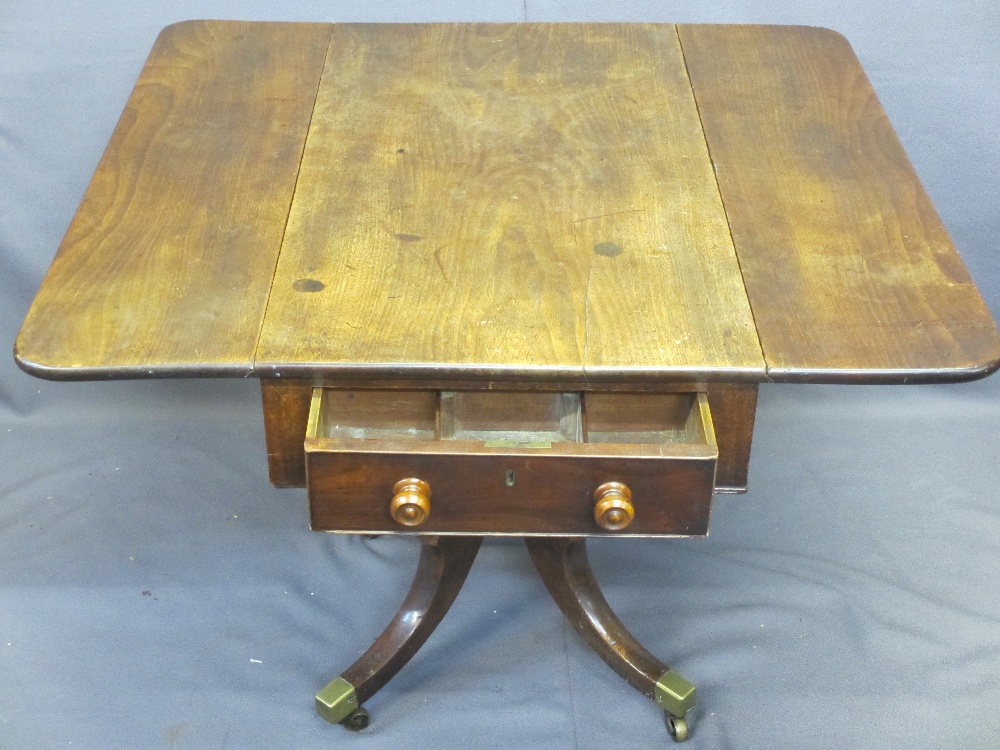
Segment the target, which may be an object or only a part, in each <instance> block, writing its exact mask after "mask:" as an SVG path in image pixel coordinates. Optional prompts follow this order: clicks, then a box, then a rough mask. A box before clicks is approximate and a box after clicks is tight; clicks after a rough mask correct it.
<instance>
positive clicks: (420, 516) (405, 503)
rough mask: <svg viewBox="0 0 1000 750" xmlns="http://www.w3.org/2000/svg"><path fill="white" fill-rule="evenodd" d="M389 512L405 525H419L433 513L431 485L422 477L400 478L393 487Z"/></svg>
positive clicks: (395, 519) (393, 517) (394, 519)
mask: <svg viewBox="0 0 1000 750" xmlns="http://www.w3.org/2000/svg"><path fill="white" fill-rule="evenodd" d="M392 493H393V494H392V502H391V503H389V512H390V513H391V514H392V520H393V521H395V522H396V523H399V524H402V525H403V526H419V525H420V524H422V523H423V522H424V521H426V520H427V516H429V515H430V514H431V486H430V485H429V484H427V482H425V481H424V480H422V479H412V478H411V479H400V480H399V481H398V482H396V486H395V487H393V488H392Z"/></svg>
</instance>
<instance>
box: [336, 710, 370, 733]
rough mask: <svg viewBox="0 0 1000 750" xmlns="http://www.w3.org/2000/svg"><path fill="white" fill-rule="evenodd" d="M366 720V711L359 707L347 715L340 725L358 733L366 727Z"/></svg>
mask: <svg viewBox="0 0 1000 750" xmlns="http://www.w3.org/2000/svg"><path fill="white" fill-rule="evenodd" d="M368 720H369V719H368V710H367V709H366V708H364V707H363V706H360V707H358V708H356V709H354V710H353V711H351V713H349V714H348V715H347V718H346V719H344V720H343V721H342V722H340V723H341V724H343V725H344V726H345V727H346V728H347V729H350V730H351V731H352V732H360V731H361V730H362V729H364V728H365V727H366V726H368Z"/></svg>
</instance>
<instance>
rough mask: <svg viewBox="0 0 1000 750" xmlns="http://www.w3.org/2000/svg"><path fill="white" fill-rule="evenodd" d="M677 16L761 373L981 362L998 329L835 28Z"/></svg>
mask: <svg viewBox="0 0 1000 750" xmlns="http://www.w3.org/2000/svg"><path fill="white" fill-rule="evenodd" d="M678 30H679V34H680V39H681V42H682V46H683V50H684V56H685V59H686V62H687V66H688V70H689V73H690V77H691V83H692V85H693V88H694V93H695V98H696V100H697V102H698V107H699V111H700V113H701V117H702V123H703V125H704V130H705V135H706V137H707V140H708V144H709V149H710V152H711V155H712V161H713V163H714V165H715V170H716V173H717V175H718V180H719V187H720V189H721V191H722V196H723V200H724V202H725V207H726V211H727V214H728V217H729V223H730V226H731V228H732V234H733V240H734V243H735V246H736V250H737V253H738V255H739V260H740V264H741V267H742V270H743V275H744V278H745V281H746V289H747V293H748V295H749V298H750V302H751V306H752V308H753V313H754V318H755V320H756V325H757V330H758V333H759V336H760V342H761V346H762V348H763V351H764V356H765V359H766V361H767V367H768V377H769V378H770V379H772V380H784V381H793V380H794V381H824V382H851V381H859V382H860V381H866V382H898V381H904V382H905V381H913V380H940V381H944V380H962V379H970V378H974V377H980V376H983V375H986V374H989V373H990V372H992V371H993V370H995V369H996V367H997V366H998V363H1000V334H998V332H997V330H996V326H995V324H994V323H993V320H992V319H991V317H990V313H989V311H988V310H987V309H986V307H985V305H984V303H983V301H982V299H981V297H980V295H979V293H978V292H977V290H976V288H975V286H974V285H973V284H972V281H971V280H970V278H969V275H968V273H967V271H966V269H965V267H964V265H963V264H962V261H961V259H960V258H959V256H958V254H957V253H956V252H955V249H954V247H953V245H952V243H951V240H950V239H949V238H948V235H947V232H946V231H945V229H944V227H943V226H942V224H941V220H940V219H939V217H938V215H937V213H936V212H935V210H934V207H933V206H932V205H931V202H930V199H929V198H928V196H927V194H926V192H925V191H924V188H923V187H922V186H921V184H920V181H919V180H918V178H917V176H916V174H915V173H914V171H913V168H912V166H911V165H910V162H909V160H908V159H907V157H906V154H905V153H904V151H903V148H902V146H901V144H900V142H899V139H898V138H897V137H896V135H895V133H894V132H893V130H892V127H891V126H890V125H889V122H888V120H887V118H886V115H885V112H884V111H883V110H882V107H881V105H880V104H879V102H878V99H877V98H876V96H875V92H874V91H873V90H872V87H871V84H870V83H869V82H868V79H867V78H866V77H865V74H864V72H863V71H862V69H861V66H860V64H859V63H858V61H857V59H856V58H855V56H854V53H853V52H852V51H851V48H850V45H849V44H848V43H847V41H846V40H845V39H844V38H843V37H842V36H840V35H839V34H837V33H835V32H832V31H829V30H827V29H817V28H807V27H788V26H680V27H678Z"/></svg>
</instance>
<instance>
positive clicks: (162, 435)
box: [0, 0, 1000, 750]
mask: <svg viewBox="0 0 1000 750" xmlns="http://www.w3.org/2000/svg"><path fill="white" fill-rule="evenodd" d="M998 7H1000V6H997V4H996V3H995V2H993V1H992V0H982V1H979V0H958V1H957V2H949V3H942V2H940V0H916V1H914V0H845V1H843V2H839V3H824V2H820V1H819V0H804V1H803V0H798V1H795V2H793V1H792V0H766V1H765V2H741V1H739V0H723V1H722V2H719V1H718V0H715V1H713V2H708V1H707V0H685V1H684V2H653V1H652V0H632V1H631V2H627V3H623V4H620V5H614V4H607V3H603V2H598V1H597V0H582V1H581V2H570V1H569V0H489V1H488V2H487V1H485V0H465V2H457V0H443V1H441V2H431V1H430V0H411V2H409V3H406V2H403V3H400V2H398V0H396V1H390V0H372V1H371V2H350V3H348V2H343V1H342V0H332V1H328V2H315V1H314V2H309V1H307V0H286V1H285V2H283V3H281V4H275V3H265V2H261V1H260V0H247V2H243V3H236V2H223V1H222V0H218V1H216V2H208V1H205V2H199V1H197V0H178V1H176V2H173V3H170V4H162V5H160V4H152V3H141V2H111V1H110V0H85V1H84V0H53V2H49V3H24V2H16V1H15V0H0V339H2V341H4V342H6V343H5V344H4V346H5V347H6V348H7V351H9V350H10V346H11V345H12V343H13V339H14V336H15V334H16V332H17V329H18V327H19V325H20V322H21V320H22V318H23V316H24V314H25V312H26V311H27V308H28V305H29V304H30V301H31V298H32V296H33V294H34V292H35V290H36V289H37V287H38V284H39V283H40V281H41V278H42V275H43V273H44V271H45V269H46V268H47V266H48V264H49V262H50V260H51V258H52V256H53V254H54V252H55V249H56V247H57V245H58V243H59V240H60V239H61V237H62V235H63V233H64V231H65V229H66V227H67V225H68V223H69V220H70V217H71V216H72V214H73V212H74V210H75V208H76V205H77V203H78V201H79V199H80V197H81V195H82V194H83V191H84V188H85V187H86V184H87V182H88V180H89V178H90V175H91V174H92V172H93V170H94V168H95V166H96V164H97V161H98V159H99V157H100V155H101V152H102V150H103V148H104V145H105V143H106V142H107V139H108V137H109V135H110V133H111V131H112V129H113V127H114V125H115V122H116V121H117V118H118V115H119V113H120V112H121V109H122V107H123V105H124V103H125V100H126V97H127V96H128V93H129V91H130V90H131V87H132V84H133V83H134V81H135V78H136V76H137V74H138V72H139V70H140V68H141V66H142V64H143V61H144V59H145V56H146V53H147V52H148V50H149V48H150V46H151V45H152V42H153V40H154V38H155V36H156V34H157V32H158V31H159V29H160V28H161V27H163V26H164V25H166V24H168V23H171V22H174V21H178V20H182V19H186V18H240V19H260V20H268V19H271V20H278V19H282V20H316V21H443V20H448V21H452V20H454V21H472V20H483V21H522V20H525V19H527V20H529V21H543V20H544V21H552V20H557V21H582V20H621V21H677V22H753V23H794V24H815V25H822V26H829V27H831V28H834V29H836V30H838V31H840V32H842V33H844V34H845V35H846V36H847V37H848V39H849V40H850V41H851V42H852V44H853V46H854V48H855V50H856V51H857V53H858V55H859V57H860V58H861V61H862V63H863V64H864V66H865V68H866V70H867V72H868V74H869V76H870V78H871V79H872V82H873V84H874V86H875V89H876V91H877V92H878V94H879V96H880V98H881V101H882V103H883V105H884V107H885V109H886V110H887V112H888V113H889V116H890V119H891V120H892V121H893V122H894V124H895V126H896V128H897V131H898V133H899V135H900V137H901V139H902V141H903V143H904V146H905V147H906V149H907V151H908V152H909V154H910V157H911V158H912V161H913V163H914V165H915V167H916V170H917V172H918V173H919V174H920V175H921V178H922V179H923V181H924V184H925V186H926V187H927V190H928V191H929V193H930V195H931V197H932V199H933V200H934V202H935V204H936V206H937V208H938V210H939V212H940V213H941V215H942V218H943V220H944V222H945V224H946V226H948V228H949V230H950V231H951V233H952V235H953V237H954V239H955V242H956V244H957V245H958V247H959V249H960V251H961V253H962V255H963V257H964V259H965V261H966V263H967V265H968V267H969V269H970V271H971V273H972V276H973V278H974V279H975V280H976V282H977V284H978V285H979V287H980V289H981V290H982V292H983V294H984V296H985V298H986V300H987V303H988V304H989V305H990V307H991V309H992V310H993V311H994V314H997V313H998V312H1000V256H998V254H997V251H996V236H997V235H998V234H1000V220H998V218H997V216H998V213H997V210H996V207H997V196H998V195H1000V177H998V175H1000V146H998V139H997V136H996V134H997V133H998V132H1000V97H998V92H1000V46H998V42H997V39H1000V10H998ZM998 395H1000V378H993V379H988V380H984V381H979V382H976V383H970V384H964V385H952V386H910V387H892V388H886V387H830V386H791V385H786V386H777V385H769V386H763V387H762V388H761V391H760V405H759V411H758V417H757V423H758V427H757V432H756V437H755V441H754V450H753V460H752V464H751V476H750V491H749V492H748V493H747V494H746V495H744V496H735V497H719V498H717V500H716V503H715V506H714V511H713V519H712V533H711V536H710V537H709V538H708V539H690V540H678V541H670V540H666V541H663V540H661V541H633V542H628V543H621V542H616V541H615V540H607V541H603V540H602V541H601V542H599V543H592V544H591V546H590V550H591V558H592V561H593V563H594V567H595V569H596V571H597V574H598V577H599V578H600V580H601V581H602V583H603V585H604V587H605V591H606V594H607V596H608V599H609V600H610V602H611V603H612V604H613V605H614V606H615V607H616V608H617V610H618V612H619V614H620V616H621V617H622V619H623V620H624V622H625V623H626V624H627V625H628V626H629V627H630V628H631V629H632V630H633V632H634V633H635V634H636V635H637V636H638V637H639V639H640V640H641V641H642V642H644V643H645V644H646V645H647V646H648V647H649V648H650V649H651V650H652V651H653V652H654V653H656V654H657V655H659V656H660V657H661V658H663V659H664V660H665V661H667V662H668V663H672V664H674V665H676V666H677V668H678V669H679V671H680V672H681V673H682V674H684V675H686V676H687V677H688V678H689V679H691V680H692V681H694V682H696V683H697V684H698V686H699V689H700V696H701V708H700V710H699V713H698V715H697V717H696V726H695V729H694V733H693V737H692V739H691V740H690V741H689V746H690V747H692V748H699V747H700V748H734V749H735V748H772V747H786V748H836V747H845V748H847V747H849V748H854V749H858V748H873V749H874V748H907V750H912V749H914V748H941V747H963V748H965V749H966V750H973V749H975V748H996V747H998V746H1000V711H998V709H997V706H998V705H1000V677H998V675H1000V591H998V586H997V572H998V570H997V568H998V563H1000V500H998V497H997V485H998V484H1000V460H998V459H1000V456H998V449H997V445H998V438H1000V399H998ZM259 411H260V403H259V393H258V390H257V384H256V383H255V382H252V381H200V382H199V381H184V382H182V381H152V382H118V383H103V384H98V383H79V384H65V383H63V384H59V383H49V382H43V381H40V380H35V379H33V378H30V377H29V376H27V375H25V374H24V373H22V372H20V371H19V370H18V369H17V368H16V366H15V365H14V363H13V361H12V360H11V358H10V356H9V355H8V356H6V357H5V358H3V359H0V748H3V749H4V750H7V749H14V748H16V749H18V750H20V749H21V748H46V749H50V748H59V747H73V748H102V749H109V748H136V747H143V748H220V749H222V748H232V749H235V748H274V747H285V748H324V749H325V748H335V747H355V748H366V749H367V748H370V749H371V750H375V749H376V748H396V749H398V748H408V747H414V748H417V747H430V746H433V747H436V748H440V749H441V750H445V749H448V748H470V747H481V746H491V747H497V746H503V747H521V748H541V747H545V748H553V749H557V748H602V749H605V750H611V749H613V748H636V747H654V746H664V745H667V746H669V744H670V741H669V739H668V738H667V736H666V733H665V729H664V726H663V721H662V718H661V713H660V712H659V711H658V710H657V709H656V708H655V707H653V706H652V705H651V704H650V703H648V702H647V701H645V700H643V699H642V698H640V697H639V696H638V695H637V694H635V693H634V692H633V691H632V690H631V689H630V688H629V687H627V686H626V685H625V683H624V682H623V681H621V680H620V679H619V678H618V677H617V676H616V675H615V674H613V673H612V672H611V671H610V670H609V669H607V668H606V667H605V666H604V664H603V663H602V662H601V661H600V660H599V659H598V658H597V657H596V655H594V654H593V653H591V652H590V651H589V650H588V649H587V648H586V647H585V646H584V645H583V644H582V642H581V640H580V639H579V638H578V637H577V635H576V634H575V633H574V632H572V631H571V630H570V629H569V628H568V627H567V625H566V624H565V623H564V622H563V620H562V616H561V615H560V614H559V612H558V610H557V609H556V607H555V606H554V604H552V602H551V601H550V600H549V598H548V596H547V594H546V593H545V591H544V589H543V587H542V585H541V583H540V582H539V580H538V579H537V577H536V576H535V574H534V571H533V569H532V568H531V564H530V562H529V559H528V556H527V553H526V551H525V550H524V548H523V545H521V544H520V543H517V542H514V541H511V540H504V541H489V542H487V543H486V545H485V546H484V549H483V551H482V553H481V555H480V558H479V560H478V562H477V564H476V566H475V567H474V569H473V572H472V574H471V576H470V578H469V581H468V583H467V585H466V587H465V589H464V590H463V592H462V594H461V595H460V596H459V598H458V600H457V602H456V604H455V606H454V607H453V609H452V611H451V612H450V613H449V615H448V617H447V618H446V619H445V621H444V623H443V624H442V625H441V627H440V628H439V629H438V631H437V632H436V633H435V634H434V635H433V636H432V638H431V639H430V641H429V642H428V643H427V645H426V646H425V647H424V649H423V650H422V651H421V653H420V654H419V655H418V657H417V658H416V659H415V660H414V661H413V662H412V663H411V664H410V665H409V666H408V667H407V668H406V669H404V670H403V672H402V673H401V674H400V675H399V676H398V677H397V678H396V679H394V680H393V681H392V682H391V683H390V684H389V686H388V687H387V688H385V689H384V690H383V691H382V692H381V693H380V694H379V695H377V696H376V697H375V698H374V699H372V700H371V701H369V703H368V704H367V705H368V707H369V708H370V709H371V711H372V716H373V721H372V724H371V726H370V727H369V728H368V729H367V730H366V731H365V732H363V733H361V734H360V735H352V734H350V733H348V732H346V731H345V730H343V729H341V728H339V727H331V726H329V725H327V724H326V723H324V722H323V721H322V720H321V719H319V718H318V717H317V716H315V714H314V713H313V708H312V696H313V694H314V693H315V691H316V690H317V689H319V688H320V687H322V685H324V684H325V682H326V681H327V680H328V679H330V678H332V677H333V676H335V675H336V674H337V673H339V671H340V670H341V669H342V668H343V667H345V666H346V665H347V664H349V663H350V662H351V661H352V660H353V659H354V658H355V657H356V656H357V654H358V653H360V651H361V650H363V648H364V647H365V646H367V644H368V643H370V642H371V640H372V639H373V638H374V637H375V636H376V635H377V634H378V633H379V632H380V631H381V629H382V627H383V626H384V625H385V623H386V622H387V621H388V619H389V617H390V616H391V615H392V613H393V612H394V611H395V609H396V606H397V605H398V603H399V602H400V601H401V600H402V597H403V595H404V593H405V591H406V589H407V587H408V585H409V580H410V576H411V573H412V569H413V566H414V564H415V562H416V556H417V544H416V543H415V542H412V541H400V540H395V539H388V538H379V539H374V540H366V539H362V538H352V537H337V536H332V535H323V534H316V533H312V532H310V531H308V528H307V516H306V502H305V497H304V493H303V491H301V490H282V491H279V490H275V489H273V488H271V487H270V485H269V484H268V481H267V473H266V468H265V453H264V443H263V430H262V425H261V418H260V413H259Z"/></svg>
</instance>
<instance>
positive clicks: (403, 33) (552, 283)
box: [257, 24, 763, 381]
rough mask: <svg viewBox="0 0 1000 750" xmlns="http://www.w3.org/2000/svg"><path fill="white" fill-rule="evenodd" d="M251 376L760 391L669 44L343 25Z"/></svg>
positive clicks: (706, 172) (615, 34) (679, 67)
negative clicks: (722, 384) (555, 381)
mask: <svg viewBox="0 0 1000 750" xmlns="http://www.w3.org/2000/svg"><path fill="white" fill-rule="evenodd" d="M304 321H305V322H306V324H304V323H303V322H304ZM257 369H258V371H259V372H260V374H262V375H269V374H277V373H280V374H282V375H285V376H290V375H291V376H295V375H303V374H312V375H322V374H326V375H338V376H344V377H352V376H353V377H357V376H364V375H371V376H372V377H393V376H395V377H400V376H402V377H407V376H409V377H438V378H488V377H494V378H525V377H527V378H530V379H535V380H539V379H545V378H560V377H561V378H567V377H569V378H578V379H579V378H583V379H585V380H590V381H599V380H621V379H626V378H627V379H633V380H635V379H642V378H646V377H655V378H659V379H679V378H684V379H691V378H702V377H706V378H713V379H719V378H724V379H728V380H739V379H751V380H753V379H759V378H761V377H762V376H763V361H762V359H761V354H760V349H759V346H758V343H757V339H756V334H755V331H754V328H753V322H752V319H751V316H750V312H749V308H748V305H747V301H746V295H745V292H744V290H743V286H742V280H741V277H740V274H739V268H738V266H737V263H736V258H735V254H734V252H733V249H732V245H731V241H730V238H729V232H728V228H727V226H726V223H725V216H724V213H723V210H722V206H721V202H720V199H719V195H718V190H717V186H716V184H715V179H714V176H713V175H712V171H711V166H710V164H709V160H708V155H707V152H706V147H705V143H704V138H703V136H702V133H701V127H700V125H699V122H698V115H697V112H696V109H695V105H694V100H693V97H692V95H691V91H690V86H689V84H688V80H687V76H686V73H685V71H684V64H683V60H682V58H681V53H680V48H679V44H678V41H677V36H676V32H675V30H674V27H673V26H671V25H623V24H607V25H601V24H596V25H593V24H532V25H522V24H517V25H466V24H430V25H377V26H376V25H338V26H337V27H336V28H335V30H334V32H333V39H332V42H331V47H330V53H329V56H328V59H327V63H326V68H325V70H324V73H323V79H322V83H321V85H320V93H319V96H318V99H317V103H316V111H315V115H314V117H313V122H312V125H311V127H310V132H309V137H308V140H307V144H306V151H305V156H304V158H303V162H302V169H301V175H300V178H299V184H298V188H297V192H296V197H295V201H294V203H293V206H292V211H291V214H290V217H289V224H288V230H287V234H286V237H285V241H284V245H283V250H282V254H281V258H280V260H279V263H278V270H277V274H276V277H275V281H274V288H273V290H272V294H271V300H270V304H269V307H268V312H267V316H266V319H265V322H264V329H263V332H262V336H261V341H260V346H259V349H258V353H257Z"/></svg>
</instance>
